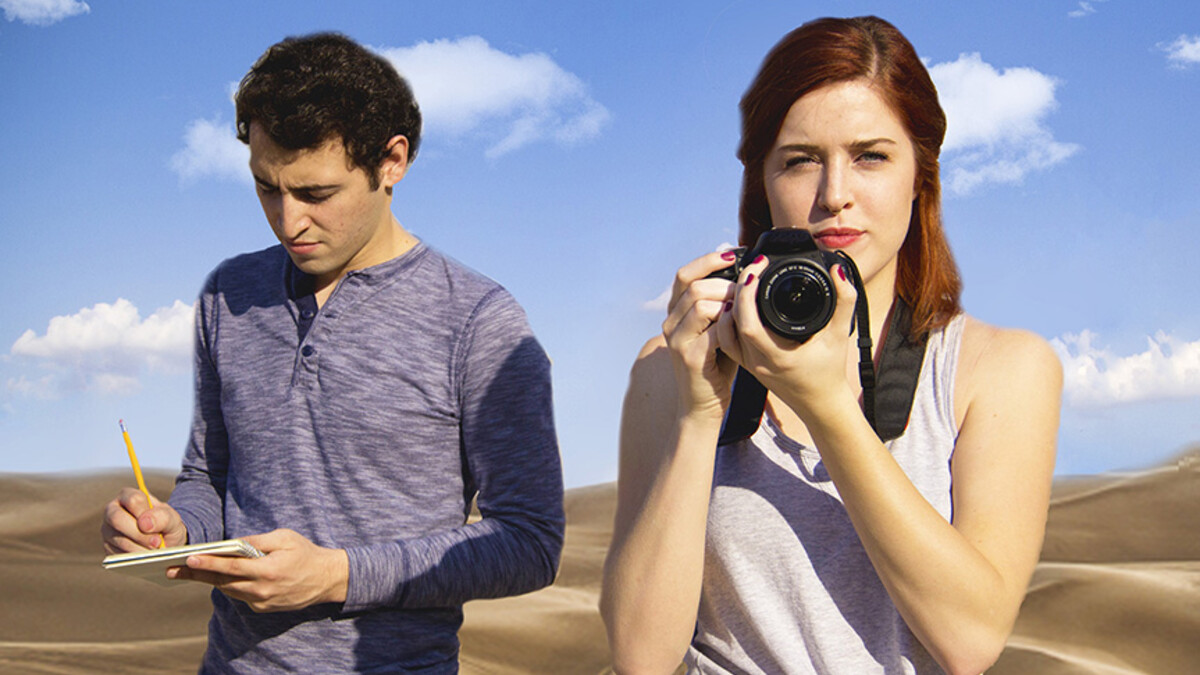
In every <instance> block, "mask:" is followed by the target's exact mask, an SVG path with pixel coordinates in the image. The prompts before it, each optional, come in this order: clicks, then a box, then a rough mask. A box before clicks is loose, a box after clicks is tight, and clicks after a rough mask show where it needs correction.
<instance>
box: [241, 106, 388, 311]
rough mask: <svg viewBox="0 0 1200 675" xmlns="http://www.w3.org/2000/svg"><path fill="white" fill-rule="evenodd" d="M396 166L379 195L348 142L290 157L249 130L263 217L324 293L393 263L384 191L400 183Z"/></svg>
mask: <svg viewBox="0 0 1200 675" xmlns="http://www.w3.org/2000/svg"><path fill="white" fill-rule="evenodd" d="M406 147H407V146H405V148H402V149H401V152H400V153H399V155H400V157H403V156H404V154H405V153H404V150H405V149H406ZM395 154H396V153H393V156H394V155H395ZM394 161H397V160H395V159H393V157H389V158H388V159H387V160H385V167H384V169H383V170H381V181H380V184H379V185H378V187H376V188H375V189H372V188H371V181H370V177H369V176H368V175H367V172H366V171H364V170H363V169H361V168H358V167H354V166H353V165H352V164H351V163H350V158H349V157H348V156H347V155H346V149H345V146H344V145H343V143H342V140H341V138H338V137H334V138H331V139H329V140H327V141H326V142H325V143H323V144H322V145H320V146H318V147H316V148H312V149H307V150H287V149H285V148H282V147H280V146H279V145H277V144H276V143H275V142H274V141H272V140H271V138H270V137H269V136H268V135H267V133H266V132H265V131H264V130H263V129H262V127H261V126H259V124H258V123H256V122H255V123H252V124H251V125H250V171H251V173H253V174H254V182H255V184H256V186H257V188H256V189H257V192H258V199H259V201H260V202H261V203H262V208H263V213H264V214H266V216H267V221H268V222H269V223H270V224H271V229H272V230H274V232H275V236H276V237H277V238H278V239H279V242H280V243H281V244H283V246H284V248H286V249H287V252H288V255H289V256H291V258H292V262H293V263H295V265H296V267H299V268H300V269H301V270H303V271H304V272H306V273H308V274H311V275H312V276H314V277H316V281H317V289H318V292H320V291H321V290H325V289H328V290H332V285H333V284H335V283H336V282H337V281H338V280H339V279H341V278H342V276H344V275H345V274H346V272H349V271H351V270H356V269H362V268H364V267H370V266H372V265H377V264H379V263H382V262H384V261H386V260H389V259H390V258H391V257H392V252H391V249H390V248H389V241H390V237H391V236H392V235H393V232H392V230H393V229H394V227H395V221H394V219H393V218H392V213H391V196H390V195H389V194H388V190H387V189H385V188H388V187H391V185H393V184H394V183H395V182H396V181H397V180H399V178H398V177H397V178H395V180H392V179H391V178H392V177H393V174H392V173H390V172H391V171H394V169H395V167H393V166H391V165H390V164H388V163H389V162H394ZM399 161H401V162H403V160H402V159H401V160H399ZM404 168H405V167H400V174H399V175H400V176H402V175H403V169H404Z"/></svg>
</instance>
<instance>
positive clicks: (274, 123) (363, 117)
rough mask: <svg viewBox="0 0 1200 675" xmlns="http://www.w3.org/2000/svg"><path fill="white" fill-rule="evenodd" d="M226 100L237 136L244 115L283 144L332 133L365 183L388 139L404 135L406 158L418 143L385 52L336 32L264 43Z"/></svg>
mask: <svg viewBox="0 0 1200 675" xmlns="http://www.w3.org/2000/svg"><path fill="white" fill-rule="evenodd" d="M234 100H235V103H236V106H237V137H238V140H240V141H241V142H243V143H246V144H247V145H248V144H249V143H250V124H251V122H258V123H259V124H261V125H262V127H263V129H264V130H265V131H266V132H267V135H268V136H270V138H271V140H272V141H274V142H275V143H276V144H278V145H280V146H281V147H284V148H287V149H289V150H305V149H310V148H315V147H317V146H319V145H321V144H322V143H324V142H326V141H327V140H329V139H330V138H333V137H334V136H337V137H339V138H341V139H342V143H343V144H344V145H345V148H346V154H347V155H349V157H350V161H351V162H352V163H353V164H354V166H356V167H360V168H362V169H363V170H364V171H366V172H367V175H368V176H370V179H371V188H372V189H374V188H377V187H379V173H378V170H379V165H380V163H381V162H382V161H383V159H384V158H385V157H386V156H387V153H388V148H387V142H388V140H390V139H391V138H392V137H393V136H395V135H397V134H400V135H403V136H404V137H405V138H407V139H408V161H409V162H411V161H413V159H415V158H416V156H417V147H418V146H419V145H420V143H421V111H420V109H419V108H418V107H417V101H416V99H415V98H414V97H413V93H412V89H411V88H410V87H409V86H408V82H406V81H405V80H404V78H403V77H401V76H400V74H399V73H397V72H396V69H395V68H394V67H392V64H391V63H389V62H388V61H387V60H386V59H384V58H383V57H381V56H379V55H377V54H374V53H372V52H370V51H368V50H367V49H365V48H364V47H362V46H361V45H359V44H358V43H356V42H354V41H353V40H351V39H349V38H347V37H346V36H344V35H341V34H338V33H315V34H313V35H306V36H303V37H289V38H287V39H285V40H282V41H281V42H279V43H277V44H275V45H272V46H271V47H270V48H269V49H267V51H266V52H265V53H264V54H263V55H262V56H261V57H259V59H258V61H257V62H256V63H255V64H254V65H253V66H252V67H251V68H250V72H248V73H246V76H245V77H243V78H242V82H241V84H240V85H238V91H237V95H236V96H235V99H234Z"/></svg>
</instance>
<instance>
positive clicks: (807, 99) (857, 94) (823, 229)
mask: <svg viewBox="0 0 1200 675" xmlns="http://www.w3.org/2000/svg"><path fill="white" fill-rule="evenodd" d="M763 168H764V171H763V178H764V183H765V187H766V193H767V202H768V204H769V206H770V209H771V221H772V223H773V224H774V226H775V227H776V228H787V227H791V228H798V229H802V230H807V231H808V232H809V233H810V234H812V236H813V239H815V240H816V242H817V245H818V246H819V247H821V248H822V249H825V250H829V251H832V250H835V249H836V250H842V251H845V252H846V253H848V254H849V255H850V257H851V258H854V262H855V263H856V264H857V265H858V268H859V271H860V272H861V274H862V277H863V281H864V282H866V283H867V284H868V287H881V288H889V289H890V288H893V287H894V285H895V278H896V254H897V253H898V252H899V250H900V245H901V244H902V243H904V237H905V235H907V234H908V223H909V219H910V218H911V216H912V203H913V199H915V197H916V191H915V190H916V172H917V162H916V155H915V151H914V148H913V143H912V140H911V139H910V138H909V136H908V132H907V131H905V129H904V126H903V125H902V124H901V123H900V120H899V119H898V118H897V117H896V115H895V114H894V113H893V112H892V110H891V108H889V107H888V105H887V103H885V102H884V100H883V99H882V98H881V97H880V96H879V95H878V94H877V93H876V92H875V90H874V89H873V88H872V87H871V86H870V85H869V84H868V83H867V82H866V81H864V80H852V81H848V82H839V83H836V84H831V85H828V86H825V87H821V88H820V89H816V90H814V91H811V92H809V93H807V94H805V95H804V96H802V97H800V99H798V100H797V101H796V102H795V103H794V104H792V107H791V109H790V110H788V114H787V117H785V118H784V120H783V127H782V128H781V129H780V130H779V137H778V138H776V139H775V145H774V146H773V147H772V148H771V150H770V152H769V153H768V154H767V158H766V161H765V164H764V167H763Z"/></svg>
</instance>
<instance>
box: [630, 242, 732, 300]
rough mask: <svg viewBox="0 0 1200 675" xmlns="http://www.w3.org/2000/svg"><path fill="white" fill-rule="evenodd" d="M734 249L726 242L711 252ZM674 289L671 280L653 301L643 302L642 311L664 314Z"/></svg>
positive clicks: (673, 283)
mask: <svg viewBox="0 0 1200 675" xmlns="http://www.w3.org/2000/svg"><path fill="white" fill-rule="evenodd" d="M735 248H737V244H731V243H729V242H727V241H724V242H721V244H720V245H718V246H717V247H716V248H715V249H713V250H715V251H731V250H733V249H735ZM674 287H675V282H674V280H672V281H671V283H669V284H667V287H666V288H665V289H663V292H662V293H659V294H658V297H656V298H654V299H653V300H647V301H645V302H643V303H642V309H643V310H645V311H647V312H662V313H664V314H665V313H666V311H667V307H669V306H670V304H671V291H672V290H673V289H674Z"/></svg>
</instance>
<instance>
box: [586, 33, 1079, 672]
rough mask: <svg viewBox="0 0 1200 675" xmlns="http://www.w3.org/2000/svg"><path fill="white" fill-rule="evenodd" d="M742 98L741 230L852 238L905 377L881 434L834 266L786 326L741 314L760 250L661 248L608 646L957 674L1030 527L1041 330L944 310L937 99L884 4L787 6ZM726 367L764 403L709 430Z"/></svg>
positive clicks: (714, 658)
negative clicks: (688, 258) (673, 269)
mask: <svg viewBox="0 0 1200 675" xmlns="http://www.w3.org/2000/svg"><path fill="white" fill-rule="evenodd" d="M741 109H742V118H743V125H742V144H741V148H740V150H739V158H740V159H741V160H742V162H743V164H744V167H745V169H744V182H743V192H742V208H741V214H740V215H741V242H742V244H743V245H753V244H754V242H755V240H756V239H757V238H758V236H759V234H760V233H761V232H763V231H765V230H768V229H771V228H775V229H781V228H798V229H801V230H806V231H808V232H809V233H810V234H811V235H812V236H813V239H814V240H815V241H816V242H817V245H818V246H819V247H820V248H821V249H824V250H840V251H844V252H845V253H847V254H848V255H849V256H851V257H852V258H853V260H854V261H855V262H856V263H857V267H858V269H859V271H860V273H861V277H862V287H863V289H864V292H865V294H866V297H867V301H868V307H869V319H870V321H869V325H870V329H871V336H870V337H871V338H872V344H873V345H875V352H874V356H875V358H876V360H877V361H878V358H879V355H880V349H879V345H881V344H883V343H884V341H885V340H886V337H887V332H888V330H889V329H895V330H897V331H904V330H905V328H904V326H905V324H909V328H908V329H907V333H908V335H906V336H905V337H907V338H909V340H910V342H915V343H916V344H920V343H921V342H922V341H923V342H924V344H925V348H924V349H925V351H924V355H923V361H919V362H920V363H921V364H922V365H921V366H920V367H919V379H918V380H917V384H916V392H915V394H914V395H913V400H912V403H911V409H910V410H909V411H908V422H907V427H906V428H905V429H904V430H903V432H902V433H901V435H900V436H899V437H898V438H895V439H894V440H889V441H887V442H886V443H885V442H884V441H881V440H880V438H879V436H877V435H876V432H875V430H874V429H873V428H872V426H871V425H870V424H869V423H868V421H867V419H866V417H865V415H864V413H863V409H862V407H861V405H860V396H861V394H862V390H861V386H860V382H859V377H858V354H859V350H858V349H857V346H858V336H857V335H856V334H853V333H852V332H851V328H852V325H855V324H854V322H852V317H853V314H854V308H855V302H856V299H857V296H858V294H857V292H856V290H855V286H854V284H852V283H851V282H850V281H848V280H847V279H848V278H852V275H849V274H846V270H845V268H842V269H837V268H835V272H834V274H833V275H832V276H833V277H834V284H835V289H836V295H837V304H836V308H835V310H834V313H833V318H832V319H831V321H830V323H829V325H827V326H826V327H825V328H824V329H823V330H821V331H820V332H818V333H816V334H815V335H814V336H812V337H811V339H808V340H807V341H804V342H799V341H795V340H790V339H787V338H783V337H780V336H779V335H777V334H775V333H774V332H772V331H771V330H769V329H767V328H764V327H763V325H762V323H761V321H760V319H759V315H758V313H757V310H756V304H755V293H756V291H757V288H758V284H757V282H758V276H759V275H760V274H761V273H762V271H763V270H764V269H765V267H766V265H767V263H768V260H765V259H761V258H760V259H759V260H757V261H754V262H753V263H752V264H749V265H748V266H747V267H746V268H745V269H744V270H742V271H741V274H740V275H739V277H738V278H737V280H736V281H735V282H729V281H727V280H724V279H720V278H709V275H710V274H711V273H713V272H714V271H717V270H720V269H722V268H727V267H729V266H730V265H731V263H732V261H733V259H734V255H733V254H732V253H724V254H722V253H711V254H708V255H705V256H703V257H701V258H698V259H696V260H694V261H692V262H690V263H688V264H687V265H685V266H684V267H683V268H681V269H680V270H679V271H678V273H677V274H676V277H675V283H674V287H673V291H672V298H671V303H670V306H669V310H668V316H667V319H666V321H664V323H663V335H662V336H661V337H658V338H655V339H653V340H651V341H650V342H649V343H647V345H646V346H645V347H644V348H643V350H642V352H641V354H640V355H639V357H638V360H637V363H636V364H635V365H634V368H633V372H632V376H631V383H630V386H629V391H628V393H627V396H626V400H625V408H624V415H623V419H622V429H621V468H620V478H619V483H618V485H619V488H618V506H617V516H616V523H615V529H614V538H613V544H612V548H611V550H610V552H609V556H608V560H607V561H606V565H605V577H604V591H603V593H602V598H601V611H602V613H603V616H604V619H605V623H606V626H607V628H608V634H609V641H610V644H611V647H612V652H613V659H614V664H615V666H616V669H617V671H618V672H622V673H641V672H671V671H672V670H674V669H675V668H676V667H678V665H679V663H680V661H681V660H685V661H686V663H687V664H688V668H689V672H703V673H725V672H765V673H778V672H836V673H859V672H889V673H891V672H938V671H939V669H944V670H945V671H947V672H951V673H979V672H982V671H983V670H985V669H986V668H987V667H989V666H990V665H991V664H992V663H993V662H994V661H995V660H996V658H997V657H998V656H999V654H1000V652H1001V650H1002V649H1003V646H1004V643H1005V640H1006V639H1007V636H1008V634H1009V633H1010V632H1011V630H1012V626H1013V622H1014V621H1015V619H1016V615H1017V610H1018V608H1019V607H1020V604H1021V600H1022V598H1023V597H1024V594H1025V590H1026V587H1027V585H1028V583H1029V578H1030V576H1031V575H1032V573H1033V568H1034V566H1035V564H1036V562H1037V559H1038V554H1039V551H1040V548H1041V542H1042V536H1043V533H1044V529H1045V518H1046V511H1047V508H1048V501H1049V493H1050V483H1051V476H1052V473H1053V465H1054V443H1055V436H1056V433H1057V427H1058V410H1059V399H1060V393H1061V366H1060V364H1059V362H1058V359H1057V358H1056V357H1055V355H1054V353H1053V351H1052V350H1051V349H1050V347H1049V345H1047V344H1046V342H1045V341H1044V340H1042V339H1040V338H1038V337H1036V336H1034V335H1031V334H1029V333H1025V332H1020V331H1015V330H1005V329H1000V328H995V327H992V326H988V325H986V324H984V323H981V322H979V321H977V320H975V319H973V318H970V317H967V316H966V315H964V314H963V313H962V311H961V309H960V306H959V291H960V284H959V280H958V275H957V271H956V269H955V265H954V262H953V259H952V257H951V255H950V251H949V248H948V246H947V244H946V241H945V236H944V233H943V231H942V226H941V218H940V212H941V209H940V183H939V178H938V164H937V162H938V152H939V149H940V146H941V142H942V138H943V136H944V133H945V117H944V115H943V113H942V111H941V107H940V106H939V104H938V101H937V92H936V91H935V89H934V87H933V83H932V81H931V80H930V78H929V75H928V73H927V72H926V70H925V68H924V66H923V65H922V64H921V62H920V60H919V59H918V57H917V55H916V53H915V51H914V50H913V48H912V46H911V45H910V44H909V43H908V41H907V40H906V39H905V38H904V37H903V36H902V35H901V34H900V33H899V31H897V30H896V29H895V28H894V27H893V26H891V25H890V24H888V23H887V22H885V21H882V20H880V19H877V18H874V17H864V18H857V19H822V20H818V21H814V22H811V23H809V24H805V25H804V26H802V27H800V28H799V29H797V30H795V31H793V32H792V33H791V34H789V35H788V36H786V37H785V38H784V39H783V40H782V41H781V42H780V43H779V44H778V45H776V47H775V48H774V49H773V50H772V52H771V53H770V54H768V56H767V58H766V60H765V61H764V63H763V66H762V69H761V70H760V72H759V74H758V76H757V78H756V79H755V81H754V82H753V83H752V85H751V86H750V89H749V90H748V91H747V93H746V95H745V97H744V98H743V99H742V104H741ZM839 267H840V266H839ZM859 325H861V322H859ZM898 334H899V333H898ZM848 336H849V337H848ZM918 353H919V352H918ZM737 366H741V367H743V368H745V369H746V370H747V371H748V372H749V373H751V374H753V375H754V376H755V377H756V378H757V379H758V380H759V381H760V382H761V383H762V384H763V385H765V386H766V388H767V389H768V390H769V395H768V399H767V403H766V413H765V414H764V416H763V420H762V422H761V424H760V426H759V427H758V429H757V431H755V432H754V434H753V435H752V436H751V437H750V438H748V439H745V440H742V441H738V442H735V443H732V444H729V445H724V446H720V447H718V444H717V438H718V433H719V431H720V428H721V424H722V419H723V417H724V415H725V412H726V410H727V409H728V407H729V405H730V385H731V382H732V378H733V374H734V372H735V369H736V367H737ZM913 372H914V373H915V372H917V368H915V367H914V369H913ZM902 412H903V411H902ZM952 486H953V489H951V487H952Z"/></svg>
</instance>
